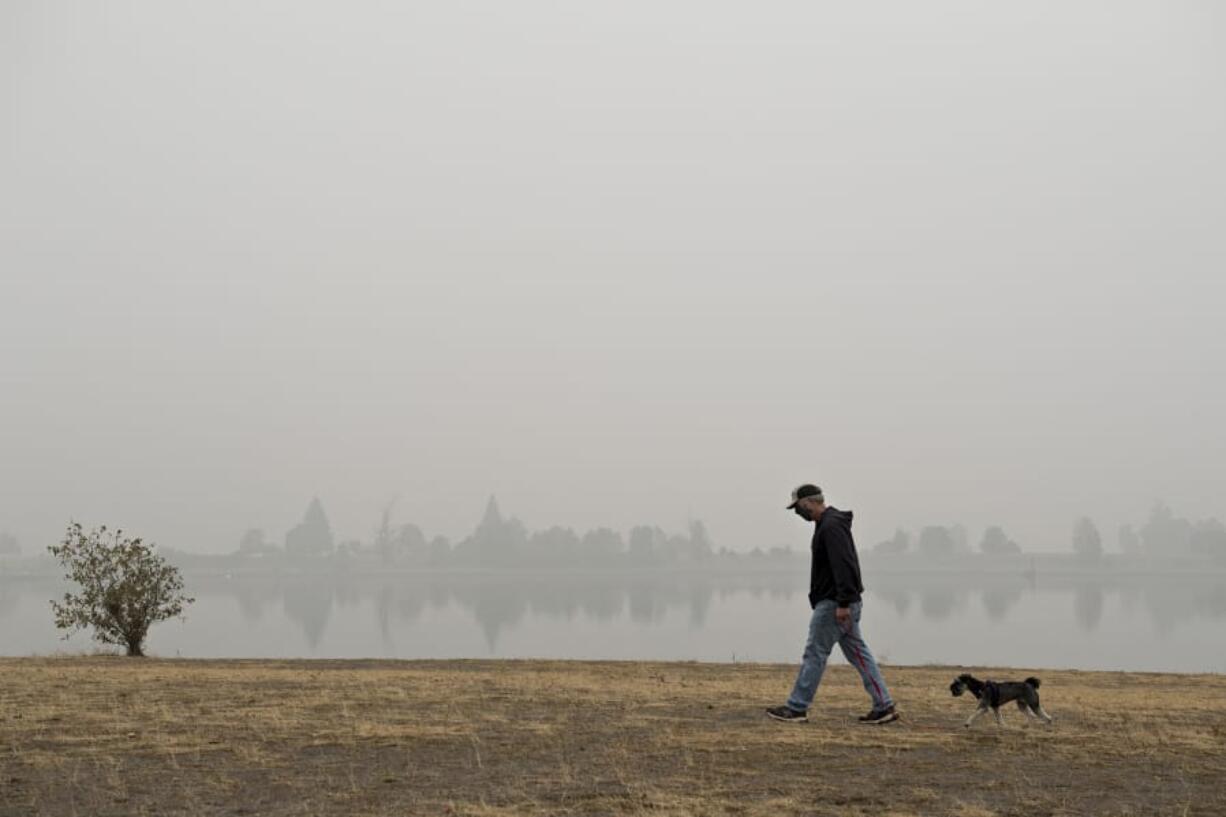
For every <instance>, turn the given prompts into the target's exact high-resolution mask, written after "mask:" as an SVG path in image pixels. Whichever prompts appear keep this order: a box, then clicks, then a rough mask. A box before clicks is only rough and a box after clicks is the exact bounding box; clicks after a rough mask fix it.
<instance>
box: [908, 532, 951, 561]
mask: <svg viewBox="0 0 1226 817" xmlns="http://www.w3.org/2000/svg"><path fill="white" fill-rule="evenodd" d="M916 548H917V549H918V550H919V552H920V553H922V554H924V555H925V556H948V555H950V554H952V553H953V552H954V550H956V549H957V544H956V543H955V541H954V537H953V535H952V534H951V533H950V531H949V528H947V527H944V526H943V525H928V526H926V527H925V528H924V529H923V530H921V531H920V535H919V543H918V544H917V545H916Z"/></svg>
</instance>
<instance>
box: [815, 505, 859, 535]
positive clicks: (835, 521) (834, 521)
mask: <svg viewBox="0 0 1226 817" xmlns="http://www.w3.org/2000/svg"><path fill="white" fill-rule="evenodd" d="M854 516H855V513H854V512H852V511H840V510H839V509H838V508H831V507H827V508H826V510H824V511H822V518H821V520H819V523H818V524H820V525H838V526H839V527H841V528H843V529H845V530H847V531H851V520H852V518H853V517H854Z"/></svg>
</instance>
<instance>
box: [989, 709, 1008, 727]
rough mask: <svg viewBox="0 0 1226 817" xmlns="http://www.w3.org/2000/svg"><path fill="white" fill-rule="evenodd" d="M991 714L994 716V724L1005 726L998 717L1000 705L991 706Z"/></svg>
mask: <svg viewBox="0 0 1226 817" xmlns="http://www.w3.org/2000/svg"><path fill="white" fill-rule="evenodd" d="M992 714H993V715H995V716H996V726H997V727H999V728H1002V729H1003V728H1004V726H1005V722H1004V720H1002V719H1001V717H1000V707H998V706H994V707H992Z"/></svg>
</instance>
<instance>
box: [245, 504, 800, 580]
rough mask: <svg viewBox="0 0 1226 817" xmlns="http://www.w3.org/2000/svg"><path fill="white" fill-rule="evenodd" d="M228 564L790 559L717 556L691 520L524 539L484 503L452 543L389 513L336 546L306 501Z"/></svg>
mask: <svg viewBox="0 0 1226 817" xmlns="http://www.w3.org/2000/svg"><path fill="white" fill-rule="evenodd" d="M234 555H235V556H238V557H241V558H247V559H258V558H262V559H268V558H277V557H282V556H285V557H292V558H304V557H305V558H311V557H326V556H331V557H339V558H350V559H355V560H361V561H367V562H372V563H378V564H382V565H387V566H401V567H511V566H523V565H548V566H559V567H566V566H580V565H582V566H598V565H619V564H623V565H637V566H652V565H672V564H677V565H681V564H685V565H695V564H702V563H705V562H710V561H712V560H717V559H718V560H727V559H750V560H777V559H791V558H795V556H796V554H795V553H794V552H793V551H792V550H791V549H790V548H771V549H770V550H763V549H762V548H755V549H754V550H753V551H751V552H750V553H748V554H743V553H733V552H730V551H728V550H727V549H720V550H718V551H717V550H716V549H715V546H714V544H713V543H712V541H711V537H710V534H709V533H708V531H707V528H706V525H705V524H703V522H702V521H701V520H698V519H695V520H691V521H690V522H689V524H688V526H687V529H686V531H685V532H684V533H667V532H665V531H664V530H663V529H661V528H659V527H657V526H651V525H637V526H635V527H633V528H631V529H630V531H629V533H628V535H626V536H623V535H622V534H621V533H620V532H619V531H616V530H613V529H611V528H608V527H598V528H593V529H591V530H588V531H586V532H584V533H582V534H580V533H578V532H576V531H575V530H573V529H572V528H567V527H561V526H558V525H555V526H553V527H550V528H546V529H544V530H537V531H529V530H528V528H527V527H526V526H525V525H524V524H523V522H521V521H520V520H519V519H516V518H515V517H508V516H505V515H504V514H503V513H502V511H501V509H500V508H499V506H498V501H497V499H496V498H494V497H492V496H491V497H490V498H489V501H488V502H487V503H486V506H485V512H484V514H483V515H482V517H481V520H480V521H479V522H478V524H477V527H476V528H475V529H474V530H473V532H472V533H470V534H469V535H468V536H466V537H464V538H463V539H461V540H460V541H458V542H455V543H452V542H451V540H449V539H448V538H447V537H445V536H441V535H437V536H433V537H428V536H427V535H426V534H425V532H423V531H422V529H421V528H420V527H418V526H417V525H415V524H412V523H405V524H400V525H396V524H393V522H392V507H391V506H390V505H388V506H387V507H385V508H384V509H383V512H382V514H381V517H380V519H379V523H378V525H377V526H376V528H375V530H374V532H373V534H372V536H371V538H370V540H369V541H366V542H363V541H361V540H358V539H350V540H345V541H341V542H337V541H336V538H335V536H334V535H333V532H332V527H331V525H330V524H329V522H328V517H327V514H326V513H325V511H324V508H323V504H322V503H321V502H320V501H319V499H318V498H315V499H312V500H311V502H310V504H309V505H308V506H307V509H306V512H305V513H304V514H303V517H302V521H301V522H299V523H298V524H297V525H296V526H294V527H293V528H292V529H290V530H289V531H288V532H287V533H286V534H285V540H284V545H283V546H278V545H276V544H274V543H271V542H269V541H268V540H267V539H266V538H265V535H264V532H263V531H262V530H260V529H255V528H253V529H250V530H248V531H246V533H244V534H243V536H242V539H241V540H240V542H239V546H238V549H237V550H236V551H235V553H234Z"/></svg>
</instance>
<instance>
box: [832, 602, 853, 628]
mask: <svg viewBox="0 0 1226 817" xmlns="http://www.w3.org/2000/svg"><path fill="white" fill-rule="evenodd" d="M834 620H835V621H837V622H838V623H839V627H841V628H842V629H843V632H845V633H850V632H851V608H850V607H839V608H838V609H836V610H835V611H834Z"/></svg>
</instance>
